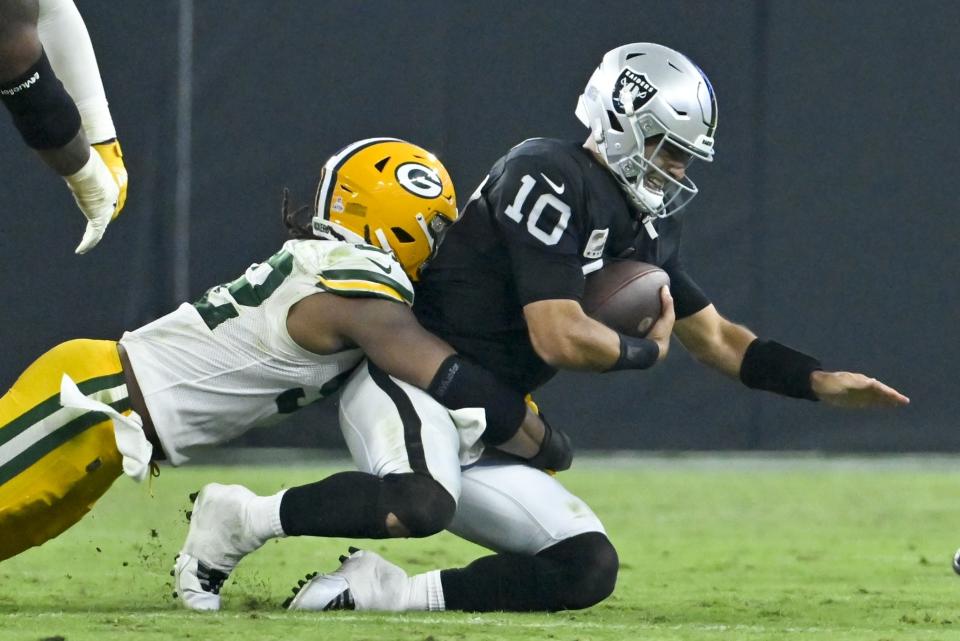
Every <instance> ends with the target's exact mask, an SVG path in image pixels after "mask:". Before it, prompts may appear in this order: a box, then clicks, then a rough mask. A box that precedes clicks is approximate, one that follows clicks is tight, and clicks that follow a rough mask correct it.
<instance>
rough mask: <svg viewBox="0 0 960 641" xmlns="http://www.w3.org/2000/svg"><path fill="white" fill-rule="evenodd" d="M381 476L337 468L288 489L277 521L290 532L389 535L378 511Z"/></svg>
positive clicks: (383, 515) (375, 536)
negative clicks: (328, 474)
mask: <svg viewBox="0 0 960 641" xmlns="http://www.w3.org/2000/svg"><path fill="white" fill-rule="evenodd" d="M382 482H383V480H382V479H380V478H378V477H376V476H374V475H372V474H365V473H364V472H339V473H337V474H334V475H332V476H329V477H327V478H325V479H323V480H322V481H317V482H316V483H311V484H309V485H301V486H300V487H294V488H291V489H289V490H287V491H286V492H285V493H284V495H283V499H282V500H281V502H280V525H281V526H282V527H283V531H284V533H285V534H287V535H289V536H342V537H348V538H363V539H383V538H387V537H389V536H390V534H389V533H388V532H387V526H386V523H385V518H386V514H383V513H382V512H381V507H380V496H381V492H382V488H381V484H382Z"/></svg>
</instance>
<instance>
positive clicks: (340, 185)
mask: <svg viewBox="0 0 960 641" xmlns="http://www.w3.org/2000/svg"><path fill="white" fill-rule="evenodd" d="M457 215H458V214H457V199H456V194H455V193H454V190H453V182H452V181H451V180H450V175H449V174H448V173H447V170H446V168H444V166H443V165H442V164H441V163H440V161H439V160H437V158H436V157H435V156H434V155H433V154H431V153H430V152H428V151H426V150H424V149H421V148H420V147H417V146H416V145H413V144H410V143H409V142H405V141H403V140H398V139H396V138H368V139H366V140H360V141H358V142H355V143H353V144H352V145H348V146H347V147H345V148H344V149H342V150H341V151H340V152H339V153H337V154H336V155H334V156H333V157H331V158H330V160H328V161H327V163H326V164H325V165H324V167H323V170H322V171H321V172H320V184H319V185H318V186H317V197H316V200H315V201H314V207H313V221H312V227H313V233H314V234H315V235H317V236H319V237H321V238H330V239H334V240H345V241H348V242H355V243H367V244H369V245H374V246H375V247H379V248H380V249H382V250H384V251H387V252H391V253H392V254H393V255H394V256H395V257H396V259H397V261H398V262H399V263H400V265H401V266H402V267H403V270H404V271H405V272H406V273H407V275H408V276H410V278H411V280H414V281H416V280H419V276H420V270H421V268H422V267H423V265H424V263H425V262H426V261H428V260H429V259H430V258H431V257H432V256H433V254H434V252H435V251H436V250H437V247H439V245H440V241H441V240H442V238H443V234H444V232H445V231H446V229H447V228H448V227H449V226H450V225H451V224H453V223H454V222H455V221H456V220H457Z"/></svg>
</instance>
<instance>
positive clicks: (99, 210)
mask: <svg viewBox="0 0 960 641" xmlns="http://www.w3.org/2000/svg"><path fill="white" fill-rule="evenodd" d="M64 180H66V181H67V186H69V187H70V191H71V192H73V199H74V200H75V201H77V206H78V207H79V208H80V211H81V212H83V215H84V216H86V217H87V229H86V231H85V232H84V233H83V240H81V241H80V244H79V245H78V246H77V249H76V250H75V251H76V253H78V254H85V253H87V252H88V251H90V250H91V249H93V248H94V247H95V246H96V244H97V243H99V242H100V239H101V238H103V234H104V232H106V231H107V225H109V224H110V221H111V220H112V219H113V216H114V213H115V212H116V210H117V202H118V200H119V198H120V186H119V185H118V184H117V180H116V178H114V175H113V173H112V172H111V171H110V169H109V168H108V167H107V165H106V163H105V162H103V158H101V157H100V154H99V153H97V152H96V151H95V150H94V149H93V148H91V149H90V158H89V160H87V163H86V164H85V165H84V166H83V168H81V169H80V171H78V172H77V173H75V174H72V175H70V176H64Z"/></svg>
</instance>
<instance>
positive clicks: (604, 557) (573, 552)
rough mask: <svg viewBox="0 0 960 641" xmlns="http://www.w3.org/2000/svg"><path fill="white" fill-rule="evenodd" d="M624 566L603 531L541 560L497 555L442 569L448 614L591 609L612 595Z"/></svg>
mask: <svg viewBox="0 0 960 641" xmlns="http://www.w3.org/2000/svg"><path fill="white" fill-rule="evenodd" d="M618 569H619V561H618V559H617V553H616V550H614V548H613V545H612V544H611V543H610V541H609V539H607V537H606V536H604V535H603V534H601V533H600V532H587V533H585V534H579V535H577V536H573V537H570V538H569V539H566V540H564V541H561V542H559V543H557V544H556V545H553V546H551V547H549V548H547V549H546V550H543V551H542V552H540V553H539V554H537V555H536V556H530V555H526V554H511V553H504V554H494V555H493V556H486V557H483V558H480V559H477V560H476V561H474V562H473V563H471V564H470V565H468V566H467V567H465V568H460V569H455V570H443V571H442V572H441V573H440V581H441V583H442V584H443V598H444V601H445V602H446V608H447V609H448V610H465V611H468V612H493V611H510V612H550V611H555V610H567V609H580V608H587V607H590V606H591V605H594V604H596V603H599V602H600V601H602V600H603V599H605V598H607V597H608V596H609V595H610V593H611V592H613V588H614V585H615V584H616V580H617V570H618Z"/></svg>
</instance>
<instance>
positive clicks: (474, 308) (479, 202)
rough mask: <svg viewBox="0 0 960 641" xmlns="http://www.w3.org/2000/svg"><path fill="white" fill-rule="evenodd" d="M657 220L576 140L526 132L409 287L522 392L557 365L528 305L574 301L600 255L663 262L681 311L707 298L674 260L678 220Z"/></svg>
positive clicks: (430, 322)
mask: <svg viewBox="0 0 960 641" xmlns="http://www.w3.org/2000/svg"><path fill="white" fill-rule="evenodd" d="M656 230H657V234H658V237H657V238H656V239H653V238H651V237H650V234H649V233H648V232H647V231H646V230H645V229H644V227H643V226H642V225H640V223H639V220H638V215H637V212H636V211H635V210H634V209H633V207H632V205H631V204H630V201H629V200H628V199H627V197H626V195H625V194H624V192H623V190H622V189H621V188H620V186H619V184H618V183H617V182H616V179H615V178H614V177H613V175H612V174H611V173H610V171H609V170H608V169H606V167H604V166H603V165H601V164H600V163H599V162H598V161H597V160H596V159H595V158H594V157H593V155H592V154H591V153H590V152H589V151H587V150H586V149H584V148H583V147H582V146H581V144H580V143H574V142H567V141H560V140H552V139H545V138H535V139H531V140H527V141H525V142H523V143H521V144H520V145H517V146H516V147H514V148H513V149H511V150H510V152H509V153H508V154H507V155H506V156H504V157H503V158H501V159H500V160H498V161H497V163H496V164H495V165H494V166H493V168H492V169H491V170H490V173H489V174H488V175H487V177H486V179H485V180H484V182H483V183H482V184H481V185H480V187H479V188H478V189H477V191H476V193H474V195H473V196H472V197H471V199H470V201H469V202H468V203H467V205H466V207H465V208H464V211H463V214H462V216H461V220H459V221H458V222H457V224H455V225H454V226H453V227H452V228H451V229H450V230H449V232H448V233H447V235H446V238H445V239H444V241H443V245H442V246H441V247H440V249H439V251H438V254H437V256H436V258H435V259H434V260H433V261H432V262H431V263H430V265H429V267H427V269H425V270H424V273H423V277H422V281H421V282H420V283H419V284H418V286H417V295H416V303H415V305H414V312H415V313H416V315H417V317H418V318H419V319H420V322H421V323H422V324H423V325H424V326H425V327H426V328H427V329H429V330H430V331H432V332H434V333H435V334H437V335H438V336H441V337H443V338H444V339H445V340H447V341H448V342H449V343H450V344H451V345H453V346H454V348H456V349H457V351H459V352H460V353H461V354H464V355H465V356H468V357H470V358H472V359H473V360H475V361H477V362H478V363H480V364H482V365H483V366H484V367H486V368H487V369H489V370H491V371H492V372H494V373H495V374H496V375H497V376H498V377H500V378H501V379H502V380H503V381H504V382H506V383H509V384H511V385H512V386H514V387H515V388H516V389H518V390H519V391H522V392H529V391H531V390H533V389H535V388H536V387H538V386H540V385H542V384H543V383H544V382H546V381H547V380H549V379H550V378H551V377H552V376H553V374H554V373H555V370H554V369H553V368H551V367H550V366H548V365H547V364H546V363H544V362H543V360H542V359H541V358H540V357H539V356H537V354H536V352H535V351H534V349H533V346H532V344H531V343H530V338H529V335H528V333H527V325H526V322H525V320H524V317H523V307H524V305H527V304H528V303H532V302H535V301H539V300H553V299H573V300H578V301H579V300H580V299H581V296H582V295H583V286H584V276H585V274H588V273H590V272H591V271H594V270H596V269H599V268H600V267H601V266H602V265H603V263H604V262H605V261H610V260H614V259H623V258H627V259H632V260H640V261H644V262H649V263H654V264H657V265H660V266H663V267H664V269H665V270H666V271H667V273H668V274H669V275H670V277H671V280H672V281H675V282H674V284H673V285H672V291H673V295H674V300H675V304H676V310H677V314H678V317H682V316H683V315H689V314H691V313H693V312H695V311H698V310H699V309H702V308H703V307H705V306H706V305H707V304H708V303H707V301H706V297H705V296H704V295H703V293H702V292H700V290H699V288H697V287H696V285H695V284H694V283H693V281H692V280H690V279H689V277H688V276H686V274H685V273H684V272H683V270H682V266H681V263H680V254H679V249H680V223H679V220H675V219H673V218H667V219H663V220H660V221H658V222H657V225H656ZM679 281H683V282H684V284H685V285H684V286H681V287H680V289H679V290H678V288H677V285H678V284H679Z"/></svg>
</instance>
